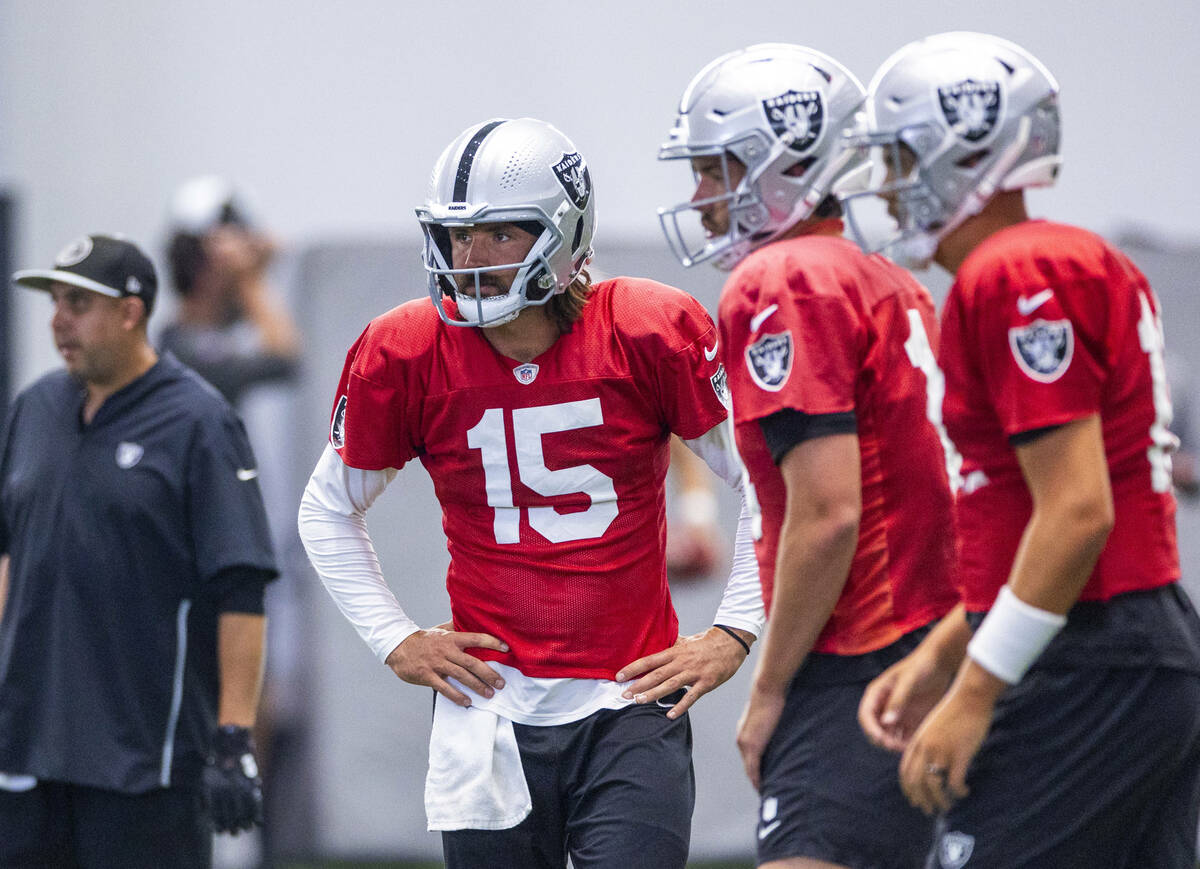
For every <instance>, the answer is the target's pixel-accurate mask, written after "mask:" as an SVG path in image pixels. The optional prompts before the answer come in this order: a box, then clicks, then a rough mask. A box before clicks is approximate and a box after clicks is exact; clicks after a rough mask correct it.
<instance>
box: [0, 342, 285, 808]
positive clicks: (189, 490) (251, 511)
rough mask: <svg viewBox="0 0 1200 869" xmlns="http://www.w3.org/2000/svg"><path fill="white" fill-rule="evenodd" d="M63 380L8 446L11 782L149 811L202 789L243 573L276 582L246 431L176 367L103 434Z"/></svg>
mask: <svg viewBox="0 0 1200 869" xmlns="http://www.w3.org/2000/svg"><path fill="white" fill-rule="evenodd" d="M82 407H83V392H82V389H81V388H80V385H79V384H78V382H77V381H75V380H74V379H73V378H71V377H70V375H68V374H67V373H66V372H65V371H57V372H54V373H51V374H48V375H46V376H45V377H43V378H42V379H41V380H39V381H38V382H37V383H35V384H34V385H33V386H31V387H30V388H29V389H27V390H26V391H25V392H23V393H21V395H19V396H18V397H17V399H16V400H15V402H14V403H13V406H12V408H11V410H10V412H9V415H8V418H7V421H6V423H5V428H4V431H3V435H2V440H0V553H7V554H8V555H9V557H10V559H11V561H10V570H9V592H8V602H7V605H6V606H5V609H4V618H3V621H0V771H3V772H7V773H14V774H26V775H34V776H37V777H38V778H44V779H52V780H58V781H66V782H72V783H75V784H83V785H89V786H93V787H100V788H108V789H111V790H117V791H123V792H126V793H140V792H143V791H147V790H150V789H152V788H156V787H167V786H177V785H182V786H193V785H196V784H197V783H198V777H199V772H200V769H201V767H202V766H203V763H204V759H205V756H206V754H207V751H208V745H209V739H210V734H211V733H212V731H213V728H214V727H215V722H216V701H217V648H216V638H217V630H216V626H217V615H218V614H217V606H216V604H217V600H216V595H215V594H214V591H215V590H216V585H217V583H214V579H215V578H216V577H217V576H218V574H220V573H221V572H222V571H224V570H227V569H229V568H235V567H237V568H249V569H251V570H256V571H261V572H262V575H263V576H265V577H267V578H269V577H273V576H275V575H276V573H277V571H276V567H275V559H274V555H273V552H272V549H271V541H270V535H269V533H268V528H267V519H266V514H265V512H264V510H263V504H262V496H261V494H260V492H259V488H258V483H257V481H256V479H255V477H256V476H257V472H256V467H257V466H256V464H255V461H254V456H253V454H252V452H251V450H250V445H249V443H248V441H247V440H246V434H245V431H244V429H243V428H242V424H241V421H240V420H239V419H238V418H237V416H236V415H235V413H234V412H233V410H232V409H231V408H230V407H229V405H228V404H227V403H226V402H225V400H224V399H222V398H221V397H220V395H219V394H218V393H217V392H216V390H214V389H213V388H212V387H210V386H209V385H208V384H206V383H204V381H202V380H201V379H200V378H199V376H198V375H196V374H195V373H194V372H193V371H191V369H189V368H186V367H185V366H183V365H182V364H181V363H179V362H178V361H177V360H176V359H175V358H174V357H173V356H171V355H170V354H164V355H163V356H162V358H160V359H159V361H158V363H157V364H156V365H154V367H153V368H151V369H150V370H149V371H148V372H147V373H146V374H145V375H143V376H142V377H140V378H139V379H138V380H136V381H134V382H133V383H131V384H129V385H128V386H126V387H125V388H123V389H122V390H120V391H119V392H117V393H115V394H114V395H112V396H111V397H110V398H109V399H108V400H107V401H105V402H104V404H103V405H102V406H101V408H100V410H99V412H98V413H97V414H96V416H95V418H94V419H93V420H92V422H91V423H90V424H89V425H83V424H82V422H81V416H80V414H81V410H82Z"/></svg>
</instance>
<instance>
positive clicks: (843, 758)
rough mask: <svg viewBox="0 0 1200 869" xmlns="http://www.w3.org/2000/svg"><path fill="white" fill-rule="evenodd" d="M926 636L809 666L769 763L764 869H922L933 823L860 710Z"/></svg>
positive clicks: (792, 691)
mask: <svg viewBox="0 0 1200 869" xmlns="http://www.w3.org/2000/svg"><path fill="white" fill-rule="evenodd" d="M926 632H927V631H926V629H925V628H922V629H920V630H918V631H914V632H912V633H910V634H907V635H905V636H904V637H902V638H901V639H900V640H898V641H897V642H895V643H893V644H892V645H890V646H887V647H886V648H884V649H880V650H879V651H877V652H872V653H870V654H869V655H855V656H845V657H842V656H833V655H817V656H809V661H807V662H806V663H805V666H804V667H803V668H802V669H801V671H800V673H799V674H798V675H797V677H796V679H795V680H794V681H793V682H792V684H791V686H790V687H789V689H788V697H787V702H786V705H785V706H784V710H783V715H782V717H781V718H780V721H779V726H778V727H777V728H776V730H775V735H774V736H773V737H772V738H771V741H770V743H768V745H767V750H766V752H765V753H764V755H763V760H762V788H761V790H760V793H759V798H760V803H759V822H758V831H757V836H758V843H757V844H758V862H759V864H762V863H767V862H770V861H772V860H783V859H786V858H789V857H808V858H810V859H816V860H824V861H826V862H829V863H836V864H838V865H841V866H847V867H850V869H919V867H920V866H921V865H922V864H923V863H924V860H925V855H926V854H927V853H928V852H929V843H930V841H931V839H932V836H933V821H932V820H931V819H930V818H927V817H926V816H925V815H923V814H922V813H921V812H920V811H918V810H917V809H914V808H913V807H912V806H911V805H909V803H908V800H906V799H905V798H904V794H903V792H902V791H901V790H900V780H899V766H900V755H898V754H893V753H892V752H889V751H885V750H884V749H881V748H876V747H875V746H873V745H871V743H870V742H868V741H867V738H866V737H865V736H864V735H863V732H862V729H861V728H860V727H859V725H858V703H859V700H860V699H861V698H862V693H863V690H864V689H865V688H866V686H867V683H868V682H869V681H870V680H871V679H872V678H874V677H875V676H876V675H878V674H879V673H881V672H883V670H884V669H886V668H887V667H888V666H890V665H891V664H892V663H893V662H895V661H897V660H899V659H900V658H902V657H904V655H906V654H908V652H909V651H911V650H912V649H913V648H914V647H915V646H916V644H917V643H918V642H919V641H920V639H921V638H922V637H924V636H925V634H926ZM840 676H845V677H848V678H839V677H840Z"/></svg>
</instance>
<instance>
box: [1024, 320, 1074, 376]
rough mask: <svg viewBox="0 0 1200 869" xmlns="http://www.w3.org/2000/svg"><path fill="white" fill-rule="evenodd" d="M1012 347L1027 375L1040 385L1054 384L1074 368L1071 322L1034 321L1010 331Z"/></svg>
mask: <svg viewBox="0 0 1200 869" xmlns="http://www.w3.org/2000/svg"><path fill="white" fill-rule="evenodd" d="M1008 346H1009V347H1010V348H1011V349H1012V355H1013V358H1014V359H1016V360H1017V365H1018V366H1020V368H1021V370H1022V371H1023V372H1025V375H1026V376H1027V377H1029V378H1030V379H1031V380H1036V381H1037V382H1038V383H1053V382H1054V381H1056V380H1058V378H1060V377H1062V376H1063V374H1064V373H1066V370H1067V369H1068V368H1069V367H1070V365H1071V357H1072V356H1073V355H1074V353H1075V331H1074V329H1073V328H1072V327H1071V321H1070V320H1034V321H1033V322H1032V323H1030V324H1029V325H1028V326H1017V327H1015V328H1012V329H1009V330H1008Z"/></svg>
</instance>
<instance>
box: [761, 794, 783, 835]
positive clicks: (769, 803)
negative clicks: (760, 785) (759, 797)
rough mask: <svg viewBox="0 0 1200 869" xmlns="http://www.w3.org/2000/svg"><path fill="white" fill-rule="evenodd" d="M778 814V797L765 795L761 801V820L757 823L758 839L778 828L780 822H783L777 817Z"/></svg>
mask: <svg viewBox="0 0 1200 869" xmlns="http://www.w3.org/2000/svg"><path fill="white" fill-rule="evenodd" d="M778 814H779V798H778V797H767V798H766V799H765V800H763V801H762V821H761V822H760V823H759V825H758V838H759V841H762V840H763V839H765V838H767V836H769V835H771V834H772V833H774V832H775V831H776V830H778V829H779V826H780V824H782V823H783V819H782V818H779V817H777V815H778Z"/></svg>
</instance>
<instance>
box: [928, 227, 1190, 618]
mask: <svg viewBox="0 0 1200 869" xmlns="http://www.w3.org/2000/svg"><path fill="white" fill-rule="evenodd" d="M940 359H941V363H942V368H943V370H944V371H945V373H946V404H945V417H946V428H947V430H948V432H949V434H950V437H951V439H952V440H953V441H954V443H955V445H956V446H957V447H958V449H959V451H960V452H961V453H962V457H963V466H962V472H963V479H964V489H963V492H962V493H961V494H960V496H959V501H958V504H959V508H958V509H959V531H960V534H961V536H962V544H961V545H962V552H961V575H962V582H963V584H964V600H965V601H966V605H967V608H968V609H970V610H975V611H981V610H986V609H988V608H990V607H991V605H992V602H993V601H994V600H995V597H996V594H997V592H999V590H1000V586H1002V585H1003V584H1004V583H1005V582H1006V581H1007V579H1008V574H1009V568H1010V567H1011V566H1012V562H1013V559H1014V558H1015V556H1016V552H1017V545H1018V544H1019V542H1020V539H1021V535H1022V533H1023V532H1024V530H1025V525H1026V524H1027V523H1028V522H1029V517H1030V514H1031V513H1032V510H1033V502H1032V500H1031V499H1030V495H1029V491H1028V489H1027V488H1026V486H1025V481H1024V479H1023V477H1022V476H1021V469H1020V466H1019V465H1018V464H1017V458H1016V453H1015V452H1014V451H1013V449H1012V446H1011V444H1010V443H1009V438H1010V437H1011V436H1013V435H1017V434H1020V433H1022V432H1028V431H1032V430H1035V429H1040V428H1045V427H1047V426H1055V425H1061V424H1063V423H1067V422H1070V421H1072V420H1076V419H1081V418H1084V417H1087V416H1090V415H1092V414H1099V415H1100V421H1101V423H1102V426H1103V432H1104V449H1105V453H1106V454H1107V456H1108V473H1109V477H1110V478H1111V481H1112V491H1113V501H1114V506H1115V509H1116V524H1115V526H1114V527H1113V530H1112V533H1111V534H1110V535H1109V538H1108V542H1107V544H1106V545H1105V547H1104V550H1103V551H1102V552H1101V553H1100V559H1099V561H1098V562H1097V563H1096V568H1095V570H1094V571H1093V573H1092V576H1091V578H1090V579H1089V580H1088V583H1087V585H1086V586H1084V589H1083V593H1082V595H1081V597H1080V599H1081V600H1107V599H1109V598H1111V597H1112V596H1113V595H1116V594H1120V593H1121V592H1126V591H1134V590H1137V589H1148V588H1154V587H1157V586H1160V585H1165V584H1166V583H1169V582H1171V581H1173V580H1175V579H1178V578H1179V556H1178V553H1177V550H1176V545H1175V498H1174V496H1173V494H1172V492H1171V464H1170V451H1171V449H1173V447H1174V445H1175V443H1176V442H1175V438H1174V436H1173V435H1171V433H1170V432H1169V431H1168V429H1167V426H1168V425H1169V424H1170V421H1171V402H1170V397H1169V395H1168V392H1167V384H1166V375H1165V372H1164V370H1163V339H1162V323H1161V320H1160V317H1159V307H1158V300H1157V299H1156V298H1155V296H1154V293H1153V291H1152V290H1151V289H1150V287H1149V285H1148V284H1147V282H1146V279H1145V278H1144V277H1143V276H1142V273H1141V272H1139V271H1138V270H1137V268H1136V267H1135V266H1134V265H1133V263H1131V262H1130V261H1129V260H1128V259H1127V258H1126V257H1125V256H1124V254H1122V253H1121V252H1120V251H1118V250H1116V249H1115V248H1113V247H1112V246H1111V245H1109V244H1108V243H1107V242H1106V241H1104V239H1102V238H1100V237H1099V236H1097V235H1095V234H1093V233H1091V232H1087V231H1086V230H1082V229H1078V228H1076V227H1072V226H1063V225H1061V224H1056V223H1048V222H1046V221H1042V220H1030V221H1025V222H1023V223H1020V224H1018V225H1016V226H1012V227H1009V228H1007V229H1004V230H1002V231H1000V232H998V233H996V234H995V235H992V236H991V237H989V238H988V239H987V240H986V241H984V242H983V243H982V244H980V245H979V247H977V248H976V249H975V250H974V251H972V252H971V254H970V255H969V256H968V257H967V259H966V261H965V262H964V263H963V264H962V267H961V268H960V269H959V271H958V275H957V278H956V281H955V283H954V286H953V287H952V288H951V290H950V295H949V297H948V298H947V300H946V305H945V309H944V311H943V314H942V349H941V357H940Z"/></svg>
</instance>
